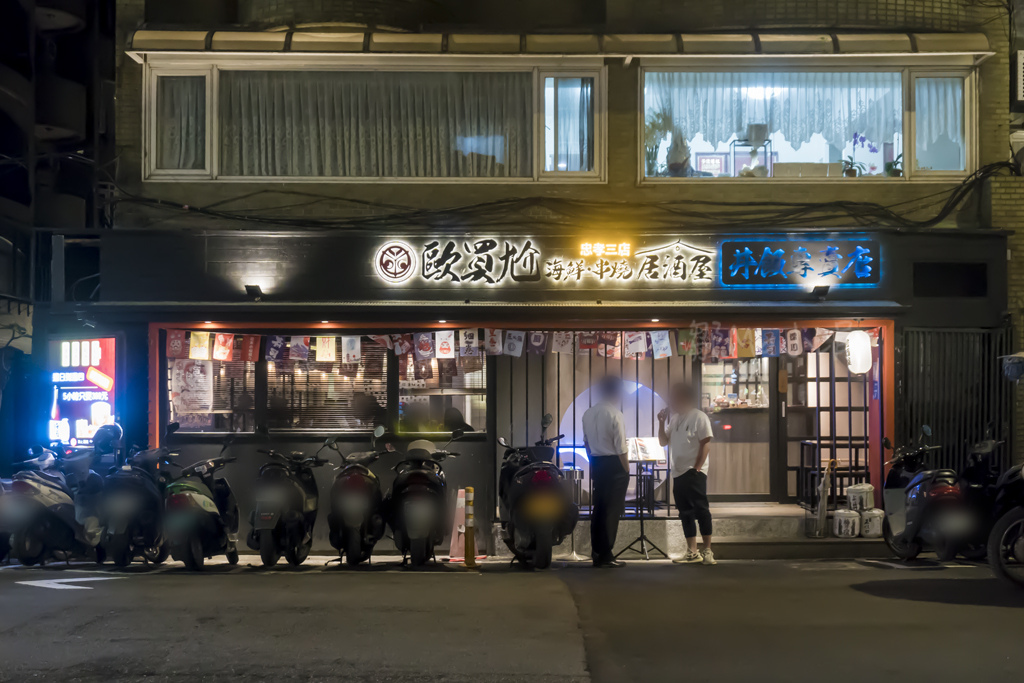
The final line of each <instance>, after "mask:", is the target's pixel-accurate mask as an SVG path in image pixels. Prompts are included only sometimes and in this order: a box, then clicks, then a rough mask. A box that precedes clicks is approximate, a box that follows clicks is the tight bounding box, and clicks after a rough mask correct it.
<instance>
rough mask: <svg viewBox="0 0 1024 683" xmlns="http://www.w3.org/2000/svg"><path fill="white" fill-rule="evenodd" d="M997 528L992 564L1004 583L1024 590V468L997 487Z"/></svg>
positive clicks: (990, 546) (992, 539)
mask: <svg viewBox="0 0 1024 683" xmlns="http://www.w3.org/2000/svg"><path fill="white" fill-rule="evenodd" d="M994 517H995V519H996V522H995V524H994V525H993V527H992V531H991V533H989V536H988V564H989V566H990V567H991V568H992V571H993V572H994V573H995V575H996V576H998V577H999V578H1000V579H1003V580H1004V581H1006V582H1007V583H1010V584H1012V585H1014V586H1016V587H1017V588H1024V465H1016V466H1014V467H1011V468H1010V469H1008V470H1006V471H1005V472H1003V474H1002V475H1001V476H1000V477H999V481H998V482H997V483H996V498H995V504H994Z"/></svg>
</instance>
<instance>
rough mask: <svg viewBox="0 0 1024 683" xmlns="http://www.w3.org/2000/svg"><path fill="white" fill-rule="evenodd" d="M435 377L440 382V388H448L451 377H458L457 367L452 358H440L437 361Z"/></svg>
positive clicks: (450, 383)
mask: <svg viewBox="0 0 1024 683" xmlns="http://www.w3.org/2000/svg"><path fill="white" fill-rule="evenodd" d="M437 376H438V378H439V379H440V380H441V386H444V387H450V386H451V385H452V377H458V376H459V366H458V363H456V362H455V359H454V358H440V359H438V361H437Z"/></svg>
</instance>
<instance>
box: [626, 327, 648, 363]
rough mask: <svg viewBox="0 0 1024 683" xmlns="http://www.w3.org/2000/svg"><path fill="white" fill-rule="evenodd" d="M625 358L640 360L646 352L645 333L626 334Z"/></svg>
mask: <svg viewBox="0 0 1024 683" xmlns="http://www.w3.org/2000/svg"><path fill="white" fill-rule="evenodd" d="M625 335H626V358H637V357H640V358H642V357H643V355H644V354H645V353H646V352H647V333H646V332H626V333H625Z"/></svg>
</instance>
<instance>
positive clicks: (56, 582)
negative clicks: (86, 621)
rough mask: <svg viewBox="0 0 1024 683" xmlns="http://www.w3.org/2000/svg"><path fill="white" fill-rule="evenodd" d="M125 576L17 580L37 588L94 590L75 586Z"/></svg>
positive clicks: (24, 584)
mask: <svg viewBox="0 0 1024 683" xmlns="http://www.w3.org/2000/svg"><path fill="white" fill-rule="evenodd" d="M123 578H125V577H123V576H92V577H88V576H83V577H80V578H76V579H48V580H46V581H17V582H16V583H20V584H21V585H23V586H36V587H37V588H53V589H55V590H83V591H88V590H92V587H91V586H75V585H74V584H76V583H82V582H84V581H114V580H115V579H123Z"/></svg>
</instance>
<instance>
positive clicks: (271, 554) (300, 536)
mask: <svg viewBox="0 0 1024 683" xmlns="http://www.w3.org/2000/svg"><path fill="white" fill-rule="evenodd" d="M323 448H324V447H321V450H323ZM257 452H259V453H262V454H263V455H266V456H267V457H269V458H271V462H268V463H266V464H264V465H263V466H262V467H260V472H259V478H258V479H257V480H256V509H255V510H253V511H252V514H251V516H250V519H249V521H250V523H251V524H252V531H250V532H249V537H248V539H247V543H248V545H249V547H250V548H252V549H253V550H258V551H259V552H260V559H261V560H263V566H264V567H273V566H274V565H276V564H277V561H278V560H279V559H281V554H282V553H283V554H284V556H285V558H286V559H287V560H288V564H290V565H292V566H296V567H297V566H298V565H300V564H302V563H303V562H304V561H305V560H306V558H307V557H308V556H309V551H310V548H312V547H313V525H314V524H315V523H316V511H317V507H318V503H319V499H320V493H319V490H318V489H317V485H316V477H315V476H314V475H313V468H315V467H322V466H323V465H326V464H327V463H328V461H327V460H324V459H323V458H321V457H319V451H318V452H317V454H316V455H314V456H312V457H305V456H304V455H303V454H302V452H300V451H296V452H293V453H291V454H290V455H285V454H283V453H278V452H277V451H274V450H260V451H257Z"/></svg>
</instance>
